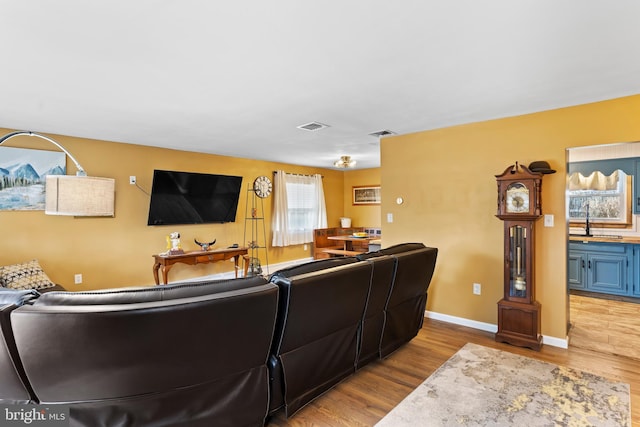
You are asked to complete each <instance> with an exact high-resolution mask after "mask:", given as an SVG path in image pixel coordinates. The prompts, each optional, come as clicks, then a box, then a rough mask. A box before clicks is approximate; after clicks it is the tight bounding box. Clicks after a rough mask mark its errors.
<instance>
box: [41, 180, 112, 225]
mask: <svg viewBox="0 0 640 427" xmlns="http://www.w3.org/2000/svg"><path fill="white" fill-rule="evenodd" d="M45 191H46V194H45V209H44V213H45V214H47V215H70V216H114V199H115V180H114V179H113V178H98V177H94V176H73V175H47V178H46V187H45Z"/></svg>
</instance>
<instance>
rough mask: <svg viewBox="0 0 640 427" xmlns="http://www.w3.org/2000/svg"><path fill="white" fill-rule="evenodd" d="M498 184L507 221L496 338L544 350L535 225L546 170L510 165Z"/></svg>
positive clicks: (502, 215)
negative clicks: (537, 293)
mask: <svg viewBox="0 0 640 427" xmlns="http://www.w3.org/2000/svg"><path fill="white" fill-rule="evenodd" d="M496 181H497V183H498V213H497V215H496V216H497V217H498V218H500V219H501V220H503V221H504V297H503V298H502V299H501V300H500V301H499V302H498V332H497V333H496V341H499V342H507V343H509V344H513V345H516V346H520V347H529V348H531V349H533V350H540V347H541V345H542V335H541V333H540V304H539V303H538V302H537V301H536V300H535V265H534V264H535V263H534V232H533V231H534V225H535V222H536V221H537V220H538V219H539V218H540V217H541V216H542V207H541V197H540V195H541V192H542V173H537V172H532V171H530V170H529V169H528V168H527V167H526V166H523V165H519V164H518V162H516V164H515V165H511V166H509V167H508V168H507V169H506V170H505V171H504V172H503V173H502V174H501V175H496Z"/></svg>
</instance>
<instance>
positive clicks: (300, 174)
mask: <svg viewBox="0 0 640 427" xmlns="http://www.w3.org/2000/svg"><path fill="white" fill-rule="evenodd" d="M283 172H284V171H283ZM273 173H274V174H276V173H278V171H273ZM284 173H287V174H289V175H297V176H316V175H320V174H313V175H309V174H304V173H291V172H284ZM320 177H321V178H324V175H320Z"/></svg>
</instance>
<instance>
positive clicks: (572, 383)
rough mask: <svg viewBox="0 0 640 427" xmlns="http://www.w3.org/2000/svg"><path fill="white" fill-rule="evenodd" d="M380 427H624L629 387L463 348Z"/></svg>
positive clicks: (471, 347) (628, 423)
mask: <svg viewBox="0 0 640 427" xmlns="http://www.w3.org/2000/svg"><path fill="white" fill-rule="evenodd" d="M376 425H377V426H379V427H383V426H393V427H395V426H483V427H484V426H510V425H516V426H529V427H531V426H581V427H582V426H616V427H617V426H631V400H630V396H629V385H628V384H625V383H615V382H611V381H609V380H607V379H606V378H602V377H599V376H597V375H593V374H589V373H586V372H581V371H578V370H574V369H569V368H564V367H561V366H557V365H553V364H551V363H546V362H541V361H538V360H534V359H530V358H528V357H523V356H518V355H515V354H511V353H508V352H505V351H500V350H495V349H491V348H487V347H483V346H480V345H476V344H471V343H469V344H467V345H465V346H464V347H463V348H461V349H460V351H458V352H457V353H456V354H454V355H453V356H452V357H451V358H450V359H449V360H447V361H446V362H445V363H444V364H443V365H442V366H440V367H439V368H438V369H437V370H436V371H435V372H434V373H433V374H432V375H431V376H430V377H429V378H427V379H426V380H425V381H424V382H423V383H422V384H421V385H419V386H418V387H417V388H416V389H415V390H414V391H413V392H412V393H411V394H410V395H409V396H407V397H406V398H405V399H404V400H403V401H402V402H400V404H399V405H398V406H396V407H395V408H394V409H393V410H392V411H391V412H390V413H389V414H387V416H385V417H384V418H383V419H382V420H381V421H380V422H379V423H378V424H376Z"/></svg>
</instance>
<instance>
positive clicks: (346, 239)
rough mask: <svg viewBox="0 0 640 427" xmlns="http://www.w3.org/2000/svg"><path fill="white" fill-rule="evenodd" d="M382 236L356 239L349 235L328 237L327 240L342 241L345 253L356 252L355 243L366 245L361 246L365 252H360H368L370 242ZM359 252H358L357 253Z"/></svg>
mask: <svg viewBox="0 0 640 427" xmlns="http://www.w3.org/2000/svg"><path fill="white" fill-rule="evenodd" d="M379 238H380V236H373V237H356V236H352V235H347V236H328V237H327V239H328V240H337V241H341V242H343V243H344V250H345V251H349V252H354V251H355V250H354V246H353V243H354V242H360V243H364V244H363V245H360V246H361V247H362V248H363V249H364V251H360V252H366V249H367V247H368V246H369V240H374V239H379ZM355 252H358V251H355Z"/></svg>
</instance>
